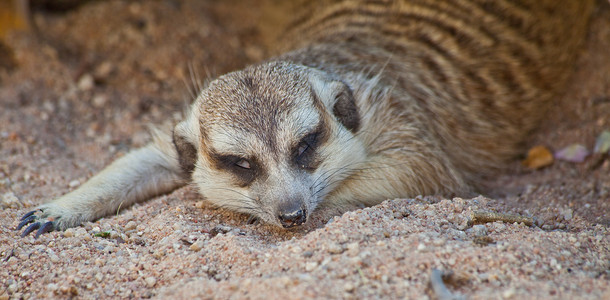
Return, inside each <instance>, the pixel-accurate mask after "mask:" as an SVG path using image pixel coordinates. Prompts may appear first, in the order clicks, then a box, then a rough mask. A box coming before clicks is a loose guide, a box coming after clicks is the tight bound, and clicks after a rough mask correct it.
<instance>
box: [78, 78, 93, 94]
mask: <svg viewBox="0 0 610 300" xmlns="http://www.w3.org/2000/svg"><path fill="white" fill-rule="evenodd" d="M76 86H77V87H78V89H79V90H81V91H89V90H91V89H93V87H94V86H95V81H94V79H93V76H91V74H85V75H83V76H81V78H80V79H79V80H78V83H77V84H76Z"/></svg>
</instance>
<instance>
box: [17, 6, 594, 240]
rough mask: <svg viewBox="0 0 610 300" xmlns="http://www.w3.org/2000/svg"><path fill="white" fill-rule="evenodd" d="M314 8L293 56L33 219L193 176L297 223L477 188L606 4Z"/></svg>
mask: <svg viewBox="0 0 610 300" xmlns="http://www.w3.org/2000/svg"><path fill="white" fill-rule="evenodd" d="M314 2H317V1H310V0H307V1H304V3H303V4H301V5H295V6H294V9H295V11H296V12H298V14H297V15H298V16H297V18H296V19H295V20H294V21H293V22H292V23H291V24H290V25H288V26H287V28H288V31H287V33H286V34H285V37H284V38H283V39H281V45H282V47H279V48H278V49H279V50H278V53H279V54H280V55H279V56H277V57H275V58H273V59H270V60H268V61H266V62H263V63H261V64H259V65H254V66H251V67H248V68H246V69H244V70H242V71H238V72H234V73H230V74H227V75H224V76H221V77H220V78H218V79H217V80H215V81H213V82H212V83H211V84H210V86H209V87H207V88H206V89H205V90H204V91H203V92H202V93H201V94H200V95H199V96H198V97H197V99H196V100H195V102H194V103H193V105H192V107H191V111H190V112H189V114H188V115H187V116H186V118H185V120H184V121H182V122H180V123H179V124H177V125H176V127H175V129H174V132H173V137H171V136H169V135H165V134H161V133H159V134H157V136H156V138H155V141H154V142H153V143H152V144H150V145H148V146H147V147H145V148H142V149H139V150H136V151H133V152H131V153H130V154H128V155H127V156H125V157H123V158H121V159H119V160H118V161H117V162H115V163H113V164H112V165H111V166H109V167H108V168H106V169H105V170H104V171H102V172H101V173H100V174H98V175H96V176H95V177H93V178H92V179H91V180H89V181H88V182H87V183H85V184H84V185H82V186H81V187H80V188H78V189H77V190H76V191H73V192H71V193H69V194H67V195H64V196H63V197H61V198H59V199H57V200H55V201H53V202H51V203H48V204H44V205H42V206H40V207H39V210H40V211H42V213H39V214H37V215H35V216H34V217H30V218H28V219H26V221H24V222H26V223H27V222H30V221H34V220H38V219H40V218H47V220H49V223H47V224H52V225H53V227H54V228H60V229H65V228H68V227H72V226H76V225H78V224H80V223H81V222H83V221H87V220H94V219H96V218H99V217H101V216H104V215H106V214H108V213H111V212H114V211H116V210H117V209H118V208H120V207H125V206H127V205H129V204H131V203H134V202H136V201H142V200H145V199H148V198H150V197H152V196H154V195H158V194H159V193H164V192H168V191H171V190H172V189H175V188H177V187H180V186H182V185H184V184H186V183H187V182H188V181H189V180H192V182H193V183H195V184H196V185H197V186H198V187H199V189H200V192H201V193H202V194H203V195H204V196H206V198H207V199H208V200H209V201H211V202H212V203H215V204H217V205H218V206H221V207H227V208H230V209H234V210H237V211H241V212H244V213H249V214H251V215H254V216H256V217H258V218H260V219H261V220H263V221H265V222H268V223H271V224H276V225H281V226H284V227H292V226H297V225H300V224H303V223H304V222H305V221H306V220H307V218H308V214H309V213H311V212H312V211H314V210H315V209H316V208H317V207H319V206H320V205H327V206H338V207H347V206H348V205H350V204H357V205H362V204H364V205H373V204H377V203H379V202H381V201H383V200H385V199H388V198H396V197H412V196H416V195H426V194H446V195H448V194H459V193H463V192H466V191H471V190H472V189H477V188H479V187H480V179H481V178H483V177H485V176H486V175H488V174H490V172H489V171H493V170H498V169H501V168H502V167H503V166H505V165H506V162H507V161H508V160H510V159H512V158H514V157H515V155H517V154H519V153H520V152H521V151H522V149H521V146H522V143H523V141H524V139H525V138H526V137H527V134H528V133H529V132H530V131H531V130H533V129H534V128H535V126H536V124H537V123H538V121H539V120H540V118H541V117H542V116H543V115H544V113H545V112H546V110H547V108H548V106H549V105H550V104H551V103H552V100H553V98H554V97H555V96H556V95H557V94H558V93H560V92H561V90H562V88H563V86H564V85H565V83H566V80H567V78H568V77H569V75H570V73H571V72H570V71H571V69H572V62H573V61H574V59H575V57H576V54H577V49H578V45H579V44H580V43H581V42H582V40H583V38H584V36H585V32H586V25H587V20H588V16H589V13H590V11H591V9H592V5H593V1H592V0H563V1H559V0H514V1H508V0H494V1H488V0H461V1H453V0H444V1H441V0H438V1H432V0H410V1H406V0H405V1H398V0H396V1H392V0H387V1H384V0H377V1H374V0H352V1H320V2H318V3H314ZM288 6H290V5H288ZM288 15H293V14H288ZM275 16H276V17H277V16H278V14H275ZM275 19H280V18H275ZM185 174H186V175H187V176H185ZM41 228H45V230H46V229H48V226H43V227H41ZM28 231H29V230H26V233H27V232H28Z"/></svg>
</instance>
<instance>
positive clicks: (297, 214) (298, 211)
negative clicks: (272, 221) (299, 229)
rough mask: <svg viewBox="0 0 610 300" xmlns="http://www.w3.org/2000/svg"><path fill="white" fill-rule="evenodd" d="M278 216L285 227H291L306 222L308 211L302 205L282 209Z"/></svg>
mask: <svg viewBox="0 0 610 300" xmlns="http://www.w3.org/2000/svg"><path fill="white" fill-rule="evenodd" d="M277 217H278V219H279V220H280V223H281V224H282V226H284V228H290V227H294V226H299V225H302V224H303V223H305V221H307V211H306V210H305V209H303V208H301V207H293V208H292V209H280V210H279V213H278V216H277Z"/></svg>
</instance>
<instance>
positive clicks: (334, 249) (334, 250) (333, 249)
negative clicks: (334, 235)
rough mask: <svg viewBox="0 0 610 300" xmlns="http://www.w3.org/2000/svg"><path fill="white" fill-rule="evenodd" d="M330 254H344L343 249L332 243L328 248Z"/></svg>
mask: <svg viewBox="0 0 610 300" xmlns="http://www.w3.org/2000/svg"><path fill="white" fill-rule="evenodd" d="M328 252H329V253H330V254H339V253H342V252H343V247H341V245H339V244H337V243H332V244H330V246H328Z"/></svg>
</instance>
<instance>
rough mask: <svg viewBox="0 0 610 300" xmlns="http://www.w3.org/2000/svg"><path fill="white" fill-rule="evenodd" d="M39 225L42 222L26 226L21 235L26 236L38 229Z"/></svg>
mask: <svg viewBox="0 0 610 300" xmlns="http://www.w3.org/2000/svg"><path fill="white" fill-rule="evenodd" d="M38 227H40V222H36V223H34V224H32V225H30V226H28V228H26V229H25V231H24V232H23V233H22V234H21V237H24V236H26V235H28V234H30V232H32V231H34V230H36V229H38Z"/></svg>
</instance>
